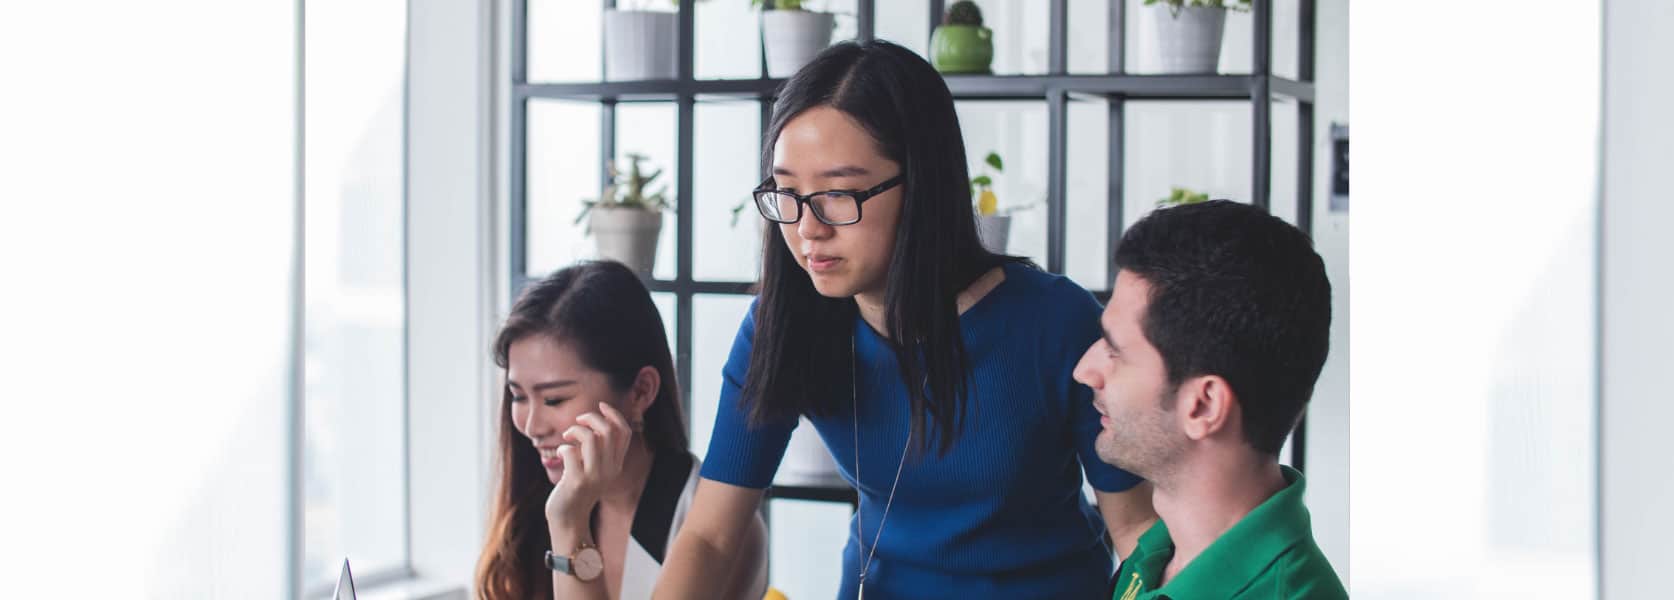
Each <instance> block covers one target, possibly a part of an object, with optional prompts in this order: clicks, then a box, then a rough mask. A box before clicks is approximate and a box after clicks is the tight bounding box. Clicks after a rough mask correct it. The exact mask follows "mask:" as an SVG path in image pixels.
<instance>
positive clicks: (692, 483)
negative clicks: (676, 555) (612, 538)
mask: <svg viewBox="0 0 1674 600" xmlns="http://www.w3.org/2000/svg"><path fill="white" fill-rule="evenodd" d="M702 466H703V464H702V462H700V461H698V460H697V458H696V457H694V456H692V455H691V454H690V453H688V454H686V455H685V456H679V455H675V456H663V454H662V453H659V454H658V455H657V457H656V458H655V459H653V461H652V464H651V474H650V475H649V476H647V477H646V479H645V491H644V492H643V493H641V494H640V500H639V507H638V508H636V509H635V511H634V524H633V534H632V535H631V536H629V540H628V552H627V557H626V561H625V562H624V564H623V569H622V595H621V596H620V600H649V599H650V598H651V588H652V587H653V586H655V585H656V583H657V578H658V577H659V576H661V575H662V572H663V558H664V556H666V555H667V552H668V547H669V545H670V544H671V543H672V542H673V541H674V536H675V534H676V533H679V531H680V526H681V525H683V524H685V522H686V513H687V512H688V511H690V510H691V508H692V496H693V495H694V494H695V493H696V492H697V484H698V471H699V469H701V468H702ZM676 491H678V493H675V492H676ZM763 566H765V565H763ZM766 593H767V569H765V568H761V567H758V568H757V569H756V582H755V585H754V586H752V588H751V591H750V592H749V593H748V594H746V595H745V596H744V598H746V599H748V600H755V599H757V598H761V597H762V596H763V595H765V594H766Z"/></svg>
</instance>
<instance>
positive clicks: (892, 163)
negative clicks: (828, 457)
mask: <svg viewBox="0 0 1674 600" xmlns="http://www.w3.org/2000/svg"><path fill="white" fill-rule="evenodd" d="M765 142H766V143H764V144H763V148H764V151H763V157H762V160H763V164H764V166H765V167H766V168H768V169H769V170H770V172H771V173H772V176H771V177H770V178H768V180H767V181H764V182H762V185H761V186H760V187H759V188H758V189H757V190H756V191H755V194H754V195H755V199H756V207H757V209H758V210H759V211H760V212H761V214H762V216H763V217H764V218H766V219H767V220H768V221H770V222H772V224H773V225H774V226H770V227H768V228H766V233H765V238H764V241H763V246H762V251H763V260H762V276H761V282H760V292H759V296H758V297H757V301H756V303H755V304H754V305H753V306H752V308H751V310H750V314H749V315H748V316H747V317H745V319H744V322H743V324H742V325H741V326H740V327H739V332H738V336H737V338H736V340H735V341H734V342H733V347H732V352H731V355H730V356H729V357H728V360H727V363H726V367H725V368H724V371H723V375H724V385H723V389H722V393H721V399H720V410H719V415H718V416H717V418H716V421H715V428H714V435H713V438H712V439H713V441H712V442H711V444H710V448H709V453H708V455H707V457H706V460H705V462H704V466H703V469H702V472H701V475H702V479H701V480H700V481H699V484H698V488H697V492H696V496H695V498H694V501H693V506H692V509H691V513H690V514H689V515H688V517H687V521H686V525H685V527H684V528H683V529H682V530H681V531H680V534H679V535H678V537H677V538H676V540H675V543H674V547H673V548H672V549H671V550H670V551H669V556H668V560H667V561H666V562H665V564H664V569H663V573H662V578H661V580H660V581H659V582H658V587H657V591H656V593H655V595H654V597H657V598H714V597H717V596H718V594H719V593H720V592H719V590H718V589H717V588H716V587H715V585H716V584H717V583H718V582H717V578H715V577H713V576H712V575H711V574H712V573H715V572H726V571H727V570H728V568H729V561H730V560H731V557H732V556H734V554H735V549H736V548H738V547H739V546H740V544H741V543H742V542H741V540H742V532H744V531H746V529H747V527H746V526H747V524H748V523H749V522H750V519H751V518H753V516H754V515H755V514H756V511H757V510H758V509H759V507H760V503H761V501H762V497H763V490H764V489H765V488H767V487H768V486H769V485H770V483H771V482H772V479H773V475H774V472H775V471H776V470H777V469H778V466H779V461H780V459H781V458H782V457H783V456H784V452H785V447H786V444H787V443H788V441H789V438H790V434H791V431H792V430H793V429H794V428H795V427H796V425H797V422H798V417H801V416H806V417H808V419H809V421H810V422H811V423H813V425H814V427H815V428H816V429H818V431H819V434H820V436H821V437H822V438H823V439H824V441H825V443H826V446H827V447H828V448H829V449H830V450H831V452H832V456H833V458H835V459H836V462H837V464H838V467H839V470H840V471H841V472H842V474H843V476H844V477H845V478H846V479H847V480H848V481H849V482H850V483H852V484H854V485H855V487H856V489H857V490H858V491H859V494H860V499H861V502H860V509H859V511H858V512H857V513H856V516H855V518H854V519H853V520H852V521H851V523H850V527H849V541H848V543H847V545H846V547H845V548H844V551H843V565H842V576H841V581H842V589H841V591H840V593H839V597H840V598H854V597H857V596H864V595H867V594H869V595H870V596H871V597H873V598H964V599H974V598H1001V597H1003V598H1047V597H1051V598H1071V597H1081V598H1088V597H1093V596H1095V595H1097V594H1099V593H1100V592H1102V591H1103V590H1104V588H1105V585H1106V581H1107V579H1108V577H1109V576H1110V572H1111V565H1112V563H1111V554H1110V549H1109V548H1108V547H1107V546H1106V545H1105V543H1104V535H1105V523H1109V524H1110V531H1111V533H1112V534H1113V535H1112V537H1113V539H1115V540H1116V545H1117V547H1118V551H1119V552H1125V551H1126V550H1127V549H1130V548H1132V547H1133V544H1134V543H1135V540H1136V539H1137V537H1138V534H1139V532H1140V531H1142V530H1143V529H1144V528H1145V527H1147V526H1148V525H1149V524H1150V523H1151V521H1152V520H1153V519H1154V518H1155V514H1154V513H1153V512H1152V510H1151V504H1150V493H1149V491H1148V489H1147V487H1146V486H1142V485H1139V484H1140V481H1139V479H1138V478H1136V477H1134V476H1132V475H1130V474H1128V473H1126V472H1123V471H1121V470H1119V469H1116V468H1115V467H1111V466H1108V465H1106V464H1104V463H1103V462H1101V461H1099V460H1098V456H1097V454H1096V453H1095V451H1094V450H1093V440H1094V438H1095V437H1096V436H1097V434H1098V432H1099V429H1100V422H1099V416H1098V414H1097V412H1096V411H1095V409H1094V408H1093V406H1092V404H1091V402H1090V394H1089V390H1088V389H1087V388H1085V387H1083V386H1081V385H1080V384H1077V383H1075V381H1074V380H1073V376H1072V371H1073V369H1074V366H1075V364H1076V361H1077V360H1078V359H1079V358H1080V357H1081V355H1082V354H1083V352H1085V351H1086V349H1087V347H1088V346H1090V345H1091V344H1092V342H1093V341H1094V340H1095V339H1097V338H1098V336H1099V329H1098V317H1099V312H1100V307H1099V305H1098V303H1097V301H1095V300H1094V299H1093V297H1092V296H1091V295H1090V294H1088V293H1087V291H1086V290H1083V289H1081V288H1080V287H1078V286H1076V285H1075V284H1074V283H1071V282H1070V281H1069V280H1067V279H1065V278H1063V277H1060V276H1056V275H1052V274H1048V273H1044V272H1042V271H1040V270H1038V269H1036V268H1034V267H1033V266H1032V265H1030V264H1028V262H1027V261H1026V260H1024V259H1020V258H1016V257H1009V256H1002V255H996V254H992V253H990V252H988V251H986V250H984V249H983V247H982V245H981V243H980V242H979V240H978V238H977V233H976V224H975V219H974V217H973V211H972V210H971V198H970V188H969V186H968V184H967V177H968V175H969V173H968V171H967V169H966V166H965V153H964V143H963V141H962V138H961V135H960V129H959V121H958V117H957V115H956V114H955V112H954V106H953V98H952V95H951V94H950V93H949V92H948V89H947V86H946V84H945V83H944V82H943V80H942V78H941V75H940V74H939V73H937V72H936V71H935V70H934V69H932V68H931V66H930V65H929V63H927V62H925V61H924V60H923V59H922V58H920V57H919V56H918V55H917V54H914V53H913V52H911V51H909V50H906V49H904V48H901V47H899V46H896V45H894V44H890V43H888V42H882V41H871V42H863V43H854V42H845V43H841V44H837V45H835V46H833V47H831V48H829V49H827V50H825V51H824V52H822V53H821V54H820V55H819V56H817V57H816V58H815V59H814V60H813V61H812V62H810V63H809V64H808V65H807V66H805V67H804V68H803V69H802V70H801V71H799V72H798V73H797V74H796V75H795V76H794V77H792V78H791V79H790V80H789V81H787V82H786V83H785V85H784V87H783V88H782V89H781V90H780V92H779V96H778V99H777V101H776V103H775V105H774V110H773V118H772V120H771V124H770V126H769V128H768V131H767V133H766V136H765ZM1083 473H1085V474H1086V477H1087V479H1088V481H1090V482H1091V483H1092V485H1093V487H1094V488H1095V489H1096V490H1098V492H1099V493H1098V503H1099V508H1100V510H1099V511H1095V510H1094V509H1093V507H1091V506H1090V505H1088V503H1087V502H1086V500H1085V499H1084V497H1083V496H1082V493H1081V487H1082V474H1083ZM1101 512H1102V515H1101V514H1100V513H1101Z"/></svg>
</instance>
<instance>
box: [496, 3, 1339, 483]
mask: <svg viewBox="0 0 1674 600" xmlns="http://www.w3.org/2000/svg"><path fill="white" fill-rule="evenodd" d="M1297 1H1298V2H1299V10H1298V20H1299V22H1298V33H1299V36H1298V37H1299V38H1300V39H1299V40H1298V42H1299V47H1298V53H1297V62H1298V64H1297V77H1296V78H1294V79H1291V78H1285V77H1279V76H1276V75H1274V73H1273V60H1272V59H1273V45H1272V32H1273V11H1272V6H1271V3H1270V2H1269V1H1268V0H1256V2H1254V6H1253V8H1252V11H1251V12H1252V14H1253V17H1254V35H1253V36H1252V37H1253V48H1252V50H1253V54H1252V64H1251V72H1250V73H1247V74H1226V75H1139V74H1130V73H1128V72H1127V69H1126V66H1127V65H1126V56H1125V52H1124V46H1125V42H1124V41H1123V40H1122V38H1121V37H1119V36H1122V35H1125V32H1126V31H1127V17H1128V15H1127V3H1126V2H1124V1H1122V0H1113V1H1112V2H1111V5H1110V11H1109V20H1110V22H1109V31H1111V32H1112V36H1111V43H1110V44H1109V48H1108V52H1109V55H1108V64H1109V69H1108V73H1105V74H1093V75H1087V74H1073V75H1072V74H1069V72H1068V51H1069V39H1068V35H1067V32H1068V12H1069V8H1068V0H1048V1H1047V5H1048V10H1049V11H1050V14H1049V32H1048V35H1049V38H1048V39H1049V53H1048V73H1047V74H1044V75H947V76H945V77H944V78H945V80H946V81H947V84H948V88H949V89H950V90H951V91H952V92H953V95H954V98H955V99H956V100H991V101H1008V100H1009V101H1044V102H1045V103H1046V107H1047V123H1048V128H1049V131H1048V156H1047V173H1048V185H1047V199H1046V208H1047V255H1046V264H1045V265H1044V266H1045V268H1046V269H1047V270H1049V271H1051V272H1053V273H1063V272H1064V268H1065V253H1066V248H1065V230H1066V219H1067V214H1066V213H1067V209H1066V195H1067V192H1066V181H1067V173H1066V171H1067V162H1068V161H1067V156H1066V154H1067V150H1066V138H1067V129H1068V123H1067V121H1068V116H1067V113H1068V105H1069V101H1070V97H1071V96H1072V95H1074V96H1075V97H1076V98H1078V99H1082V98H1087V97H1094V98H1103V99H1104V100H1105V101H1106V102H1107V103H1108V110H1109V132H1108V142H1107V143H1108V145H1109V154H1108V165H1107V169H1108V182H1109V183H1108V188H1109V190H1108V202H1107V209H1108V210H1107V215H1106V217H1107V219H1108V221H1107V227H1108V228H1107V229H1106V238H1107V239H1106V243H1105V248H1104V254H1103V256H1105V257H1106V258H1107V259H1108V257H1110V256H1112V255H1114V253H1115V249H1116V243H1117V242H1118V241H1119V240H1120V239H1121V234H1122V231H1123V228H1124V224H1125V221H1124V218H1125V217H1124V207H1125V204H1126V203H1125V198H1124V188H1123V182H1124V168H1125V165H1126V163H1125V160H1124V158H1125V152H1126V148H1125V146H1126V140H1125V130H1124V124H1125V123H1124V121H1125V111H1124V107H1125V105H1126V103H1127V101H1129V100H1144V101H1158V100H1160V101H1213V100H1220V101H1225V100H1245V101H1249V102H1250V106H1251V116H1252V119H1251V122H1252V128H1251V136H1250V137H1251V144H1252V153H1251V156H1252V161H1253V164H1252V165H1251V176H1252V181H1251V198H1250V201H1251V203H1253V204H1255V205H1256V206H1259V207H1262V208H1264V209H1270V208H1271V206H1272V198H1271V191H1272V182H1271V177H1272V172H1273V169H1272V168H1273V153H1272V145H1273V144H1272V137H1273V136H1272V134H1273V119H1272V112H1273V108H1272V104H1273V103H1272V101H1273V100H1274V99H1281V100H1287V101H1291V102H1295V103H1296V105H1297V119H1296V121H1297V123H1296V125H1297V132H1296V134H1297V138H1296V139H1297V145H1296V150H1297V154H1296V164H1295V165H1294V168H1295V169H1296V174H1297V184H1296V192H1297V194H1296V198H1295V203H1296V223H1295V224H1296V225H1297V226H1298V227H1299V228H1301V229H1302V230H1303V231H1304V232H1307V233H1308V234H1310V235H1312V226H1313V204H1314V198H1313V174H1314V169H1313V163H1314V150H1313V141H1314V139H1313V138H1314V122H1313V115H1314V92H1315V89H1314V81H1313V80H1314V60H1315V56H1314V42H1315V24H1316V13H1315V0H1297ZM856 2H857V9H858V10H857V11H856V14H855V18H856V23H857V27H856V29H857V35H856V39H861V40H866V39H871V38H872V37H873V32H874V29H875V28H874V18H875V16H876V13H875V10H874V8H875V2H876V0H856ZM694 3H695V0H679V9H678V15H679V38H680V39H679V43H678V52H677V60H678V66H677V71H676V72H677V77H676V78H675V79H671V80H655V81H600V82H582V83H539V82H531V81H529V78H528V68H527V67H528V4H529V0H512V2H511V7H512V15H511V18H512V24H511V65H510V67H511V69H510V73H511V94H510V106H509V107H508V111H509V115H510V119H509V121H510V139H509V140H508V142H509V153H508V157H509V160H510V175H511V181H510V198H509V205H510V221H509V223H510V232H509V234H510V235H509V237H510V239H509V248H508V255H509V261H508V262H509V266H510V270H511V277H510V281H511V289H510V292H511V294H512V297H515V295H516V293H517V292H518V291H519V290H521V289H522V288H523V286H524V285H525V284H526V283H528V281H529V278H530V276H529V273H528V265H529V261H528V229H529V223H528V197H527V187H526V184H527V171H526V170H527V167H528V154H527V148H528V146H527V142H528V129H527V116H528V107H529V101H530V100H570V101H589V102H597V103H599V105H600V107H601V113H602V114H601V120H600V121H601V131H600V136H599V144H600V156H602V157H605V158H610V157H613V156H615V153H616V148H615V137H616V136H615V113H616V106H617V104H619V103H623V102H673V103H674V104H675V106H676V130H677V131H676V135H675V139H676V144H677V158H676V161H675V170H674V173H675V181H676V184H675V190H674V198H675V199H676V202H675V238H674V239H675V244H676V251H675V262H676V264H675V276H674V279H655V278H648V279H647V280H646V285H647V287H648V288H650V289H651V291H653V292H669V293H672V294H673V295H674V297H675V327H674V330H675V331H674V338H675V342H674V348H675V369H676V372H677V374H678V377H679V379H680V383H681V385H682V387H683V388H684V389H683V390H682V391H683V392H684V393H682V394H681V397H682V399H683V403H684V406H683V408H684V409H685V413H686V414H687V415H691V414H693V413H692V406H691V402H692V400H691V387H690V386H691V381H692V300H693V298H694V296H696V295H698V294H736V295H749V294H751V293H753V292H752V285H753V283H749V282H735V281H701V280H697V279H695V278H694V277H693V273H692V251H693V230H692V229H693V225H692V221H693V218H692V211H693V206H694V203H693V202H692V201H691V198H692V181H693V177H692V170H693V168H692V162H693V161H692V157H693V146H694V145H695V140H694V139H693V135H692V132H693V123H694V106H695V103H696V102H697V99H698V98H699V97H703V98H705V99H706V100H707V99H710V98H716V99H734V100H753V101H756V102H759V103H760V107H761V111H760V112H761V125H762V129H763V131H765V130H766V127H767V122H768V119H769V117H770V115H771V108H772V102H773V98H774V95H775V94H776V92H777V90H778V88H779V86H780V85H781V84H783V80H782V79H772V78H768V77H766V75H765V72H766V69H765V65H764V66H763V68H762V71H761V72H762V73H763V75H762V76H760V77H758V78H756V79H729V80H706V79H696V78H695V77H694V76H693V54H694V40H695V37H694V18H693V17H694V12H693V10H694V6H693V5H694ZM603 4H604V7H605V8H612V7H614V6H615V1H614V0H603ZM944 6H945V0H930V2H929V9H930V21H929V22H930V24H931V25H930V26H931V27H934V26H935V24H937V23H939V22H940V21H941V15H942V12H943V9H944ZM766 175H767V174H766V173H762V174H761V176H762V177H765V176H766ZM750 183H753V182H750ZM1094 295H1095V296H1097V297H1098V298H1099V300H1100V301H1101V302H1104V301H1108V300H1109V295H1110V292H1109V290H1108V289H1103V290H1095V291H1094ZM695 426H698V425H697V424H692V425H689V427H695ZM1306 428H1307V420H1306V419H1305V418H1304V419H1303V421H1302V422H1301V424H1299V425H1298V426H1297V428H1296V431H1295V433H1294V434H1293V436H1292V439H1291V461H1292V463H1293V465H1294V466H1295V467H1296V468H1297V469H1298V470H1301V469H1303V468H1304V466H1305V465H1304V457H1305V450H1306V439H1307V438H1306ZM770 493H771V495H772V496H773V497H777V498H793V499H803V500H819V501H835V502H847V503H849V504H850V505H851V506H853V505H855V504H856V503H857V499H856V498H855V495H854V491H853V490H850V489H847V488H826V487H799V486H775V487H774V489H773V490H772V491H771V492H770Z"/></svg>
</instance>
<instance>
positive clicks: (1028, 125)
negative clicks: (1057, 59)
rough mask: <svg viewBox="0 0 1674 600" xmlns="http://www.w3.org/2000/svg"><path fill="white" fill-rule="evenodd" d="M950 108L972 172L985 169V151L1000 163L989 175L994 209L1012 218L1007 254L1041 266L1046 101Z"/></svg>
mask: <svg viewBox="0 0 1674 600" xmlns="http://www.w3.org/2000/svg"><path fill="white" fill-rule="evenodd" d="M955 108H956V110H958V112H959V125H960V127H961V129H962V131H963V134H964V137H965V160H966V162H967V163H969V164H970V168H971V175H972V176H973V177H974V176H976V175H978V174H980V173H983V172H984V170H985V169H988V167H986V166H985V165H984V162H983V161H984V157H986V156H987V155H988V153H989V152H996V153H998V154H999V155H1000V159H1001V163H1002V164H1003V165H1004V167H1005V170H1004V171H1003V172H1000V173H992V172H990V175H991V176H992V177H993V180H994V194H995V195H996V196H997V197H998V206H999V212H1000V213H1001V214H1009V215H1010V216H1011V225H1010V233H1009V238H1010V241H1009V243H1008V244H1007V246H1006V253H1007V254H1012V255H1018V256H1027V257H1029V258H1031V259H1034V261H1035V262H1036V263H1039V264H1040V265H1041V266H1042V267H1045V266H1046V182H1047V174H1046V144H1047V135H1046V134H1047V130H1046V103H1045V102H1016V101H1014V102H957V103H955ZM988 170H989V171H992V169H988ZM973 200H974V199H973Z"/></svg>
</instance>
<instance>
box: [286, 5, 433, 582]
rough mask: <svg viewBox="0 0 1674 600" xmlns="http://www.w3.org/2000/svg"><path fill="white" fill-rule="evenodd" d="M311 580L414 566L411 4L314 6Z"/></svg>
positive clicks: (307, 478)
mask: <svg viewBox="0 0 1674 600" xmlns="http://www.w3.org/2000/svg"><path fill="white" fill-rule="evenodd" d="M306 18H307V21H308V27H307V32H308V33H307V36H308V39H307V42H306V51H307V53H308V59H309V64H310V65H311V66H310V67H309V69H308V71H307V78H308V81H307V87H306V94H307V97H306V110H307V113H308V123H307V128H308V131H307V138H306V139H307V148H306V160H307V173H308V178H307V201H306V202H307V204H306V209H307V223H306V227H307V230H306V234H305V235H306V238H305V240H306V249H307V250H306V252H307V256H306V277H307V280H306V299H305V301H306V312H307V318H306V331H305V334H304V335H305V342H304V344H305V347H304V354H305V357H304V369H305V383H304V385H305V390H306V395H307V401H306V405H305V406H306V410H305V413H306V423H305V426H306V445H305V447H304V472H303V482H304V494H305V500H304V502H305V506H304V510H305V512H306V514H305V516H304V521H305V528H304V532H303V533H304V539H305V540H306V547H305V552H304V570H303V577H304V584H305V588H304V589H310V590H311V589H320V588H329V586H330V585H331V584H332V583H334V582H335V581H336V577H337V570H338V568H339V566H340V565H341V562H342V560H343V558H344V557H345V556H347V557H349V558H350V559H351V560H352V562H353V563H354V568H355V572H356V573H357V574H362V575H363V576H364V575H371V574H376V573H378V572H380V571H383V572H387V571H391V570H395V569H400V568H402V567H403V565H405V564H406V560H407V556H406V545H407V540H406V520H407V515H406V510H405V507H406V481H405V479H404V476H403V473H404V471H405V465H406V460H405V453H406V448H405V443H404V439H405V433H406V432H405V431H404V429H403V427H404V426H403V423H404V420H403V419H402V418H401V415H402V414H403V412H404V411H405V409H406V408H405V404H406V402H405V400H406V391H405V385H406V381H405V376H404V369H403V366H402V365H403V362H402V361H403V356H404V352H403V350H404V347H405V344H406V335H405V326H404V319H405V316H404V307H403V298H404V294H405V292H404V289H403V284H402V281H403V278H404V277H403V268H404V266H403V251H402V243H403V230H402V223H403V220H402V219H403V217H402V215H403V192H402V190H403V185H404V184H403V167H402V160H403V158H402V155H403V153H402V143H403V135H402V128H403V126H404V123H403V112H402V111H403V108H402V85H403V72H404V69H405V62H406V61H405V45H406V4H405V3H403V2H400V1H398V0H382V1H379V2H372V3H356V4H340V3H330V2H312V3H309V10H308V13H307V17H306Z"/></svg>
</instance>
